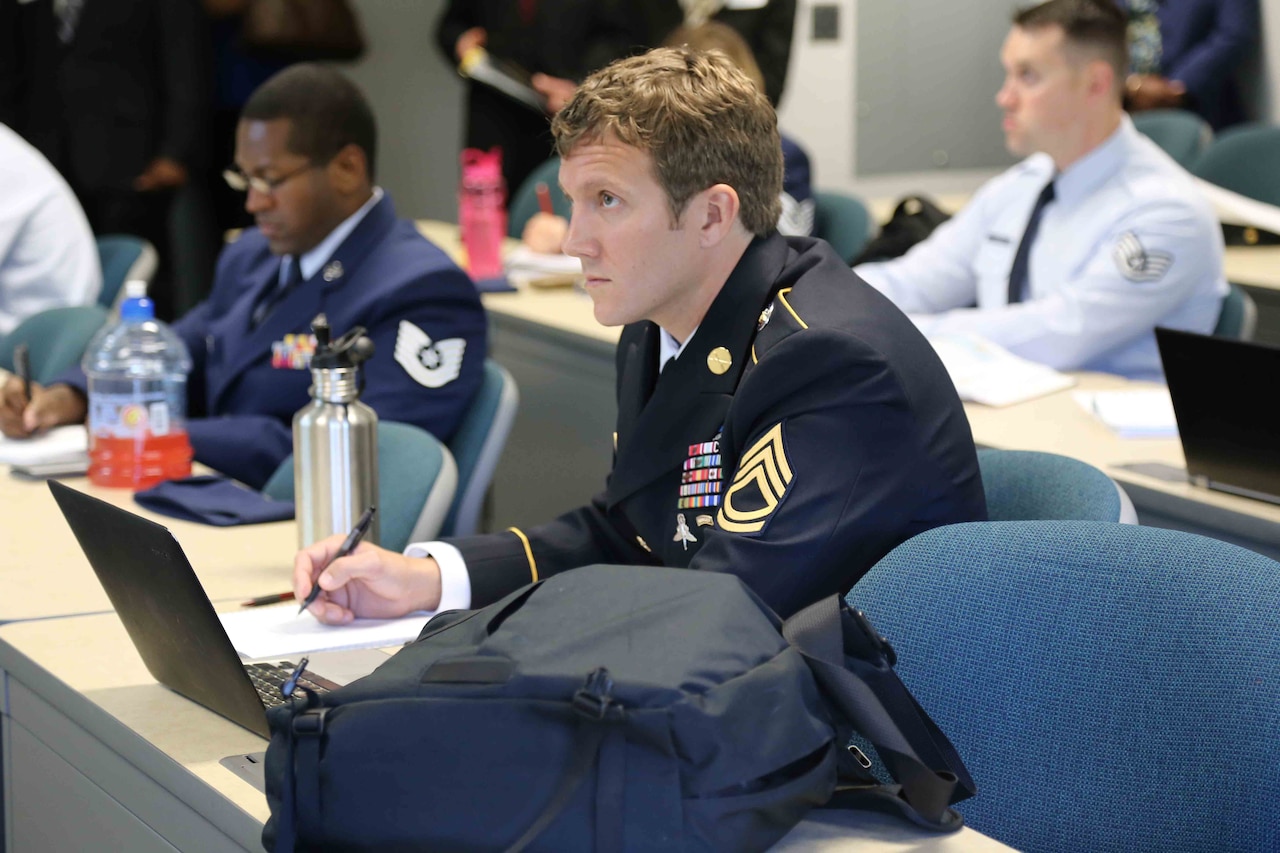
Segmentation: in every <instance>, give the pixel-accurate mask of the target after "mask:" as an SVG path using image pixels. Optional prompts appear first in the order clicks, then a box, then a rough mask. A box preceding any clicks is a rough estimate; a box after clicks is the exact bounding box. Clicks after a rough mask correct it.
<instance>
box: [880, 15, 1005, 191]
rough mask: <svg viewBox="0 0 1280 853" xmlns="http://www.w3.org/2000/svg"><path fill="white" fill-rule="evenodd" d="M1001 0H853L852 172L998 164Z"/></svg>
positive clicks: (1002, 155) (1002, 29) (1001, 152)
mask: <svg viewBox="0 0 1280 853" xmlns="http://www.w3.org/2000/svg"><path fill="white" fill-rule="evenodd" d="M1011 8H1012V6H1011V4H1010V3H1009V2H1008V0H981V2H968V3H962V4H943V3H937V2H931V0H859V2H858V4H857V21H858V23H857V28H856V32H857V49H856V52H855V56H856V62H857V78H856V79H857V96H856V97H857V116H858V121H857V143H856V149H855V150H856V153H857V174H859V175H878V174H888V173H897V172H927V171H931V170H936V169H942V168H951V169H981V168H999V167H1002V166H1006V165H1008V164H1010V163H1012V162H1013V158H1012V157H1010V156H1009V155H1008V153H1006V152H1005V150H1004V135H1003V134H1002V133H1001V131H1000V110H999V109H998V108H997V107H996V105H995V100H994V99H995V93H996V90H997V89H998V88H999V86H1000V82H1001V79H1002V77H1003V73H1002V71H1001V69H1000V63H999V58H998V57H999V50H1000V45H1001V43H1002V42H1003V41H1004V37H1005V35H1006V34H1007V33H1008V30H1009V25H1008V21H1009V12H1010V9H1011Z"/></svg>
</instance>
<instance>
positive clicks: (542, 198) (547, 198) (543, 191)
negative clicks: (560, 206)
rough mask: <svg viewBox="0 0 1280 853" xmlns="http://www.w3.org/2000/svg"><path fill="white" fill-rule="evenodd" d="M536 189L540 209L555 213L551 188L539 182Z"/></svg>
mask: <svg viewBox="0 0 1280 853" xmlns="http://www.w3.org/2000/svg"><path fill="white" fill-rule="evenodd" d="M534 191H535V192H536V193H537V194H538V210H541V211H542V212H543V213H555V212H556V209H555V208H554V207H553V206H552V205H551V190H550V189H549V188H548V187H547V185H546V184H544V183H542V182H539V183H538V185H537V186H536V187H534Z"/></svg>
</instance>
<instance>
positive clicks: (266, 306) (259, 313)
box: [251, 258, 302, 329]
mask: <svg viewBox="0 0 1280 853" xmlns="http://www.w3.org/2000/svg"><path fill="white" fill-rule="evenodd" d="M280 263H281V264H284V263H285V261H284V260H282V261H280ZM301 280H302V272H301V271H300V270H299V269H298V260H297V258H294V259H293V260H292V262H291V263H289V265H288V267H287V269H286V270H285V273H284V275H283V276H281V275H279V274H278V273H277V275H276V281H277V282H278V283H277V284H276V286H275V287H274V288H272V289H271V290H268V291H266V292H265V293H264V294H263V296H262V298H261V299H259V300H258V304H257V305H255V306H254V308H253V316H252V323H253V325H252V326H251V328H254V329H256V328H258V326H259V325H261V324H262V321H263V320H265V319H267V317H268V316H269V315H270V314H271V312H272V310H273V309H274V308H275V307H276V306H277V305H279V304H280V302H281V301H282V300H283V299H284V298H285V297H286V296H288V295H289V291H291V290H293V288H294V287H295V286H296V285H297V284H298V282H299V281H301Z"/></svg>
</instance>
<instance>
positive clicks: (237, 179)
mask: <svg viewBox="0 0 1280 853" xmlns="http://www.w3.org/2000/svg"><path fill="white" fill-rule="evenodd" d="M314 168H316V165H315V164H314V163H307V164H306V165H303V166H299V167H298V168H296V169H294V170H293V171H292V172H289V173H288V174H285V175H281V176H280V177H278V178H261V177H258V176H257V175H246V174H245V173H244V172H242V171H240V170H239V169H238V168H230V169H223V170H222V179H223V180H224V181H226V182H227V186H229V187H231V189H233V190H235V191H236V192H240V193H243V192H248V191H249V190H253V191H255V192H258V193H261V194H262V195H271V194H272V193H274V192H275V191H276V190H278V189H279V188H280V185H281V184H283V183H284V182H285V181H287V180H289V179H290V178H295V177H297V176H298V175H301V174H302V173H303V172H306V171H309V170H311V169H314Z"/></svg>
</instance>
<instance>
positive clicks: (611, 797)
mask: <svg viewBox="0 0 1280 853" xmlns="http://www.w3.org/2000/svg"><path fill="white" fill-rule="evenodd" d="M612 692H613V680H612V679H611V678H610V677H609V672H608V670H606V669H604V668H603V667H601V668H600V669H597V670H595V671H593V672H592V673H591V674H590V675H588V676H587V682H586V684H585V685H583V687H582V688H581V689H579V690H578V691H577V693H575V694H574V696H573V710H574V713H575V714H576V715H577V717H578V725H577V728H576V730H575V733H574V743H573V752H572V753H571V754H570V756H569V766H568V768H567V769H566V770H565V772H564V775H563V776H561V777H560V783H559V784H558V785H556V790H555V792H554V793H553V794H552V795H551V799H550V800H549V801H548V802H547V805H546V806H545V807H544V808H543V809H542V813H541V814H540V815H538V817H537V818H536V819H534V821H533V823H532V824H531V825H530V826H529V828H528V829H526V830H525V831H524V834H523V835H521V836H520V837H519V838H517V839H516V840H515V842H514V843H513V844H512V845H511V846H510V847H508V848H507V850H506V853H520V851H522V850H524V849H525V848H526V847H528V846H529V845H530V844H532V843H533V842H534V841H536V840H537V838H538V836H539V835H541V834H542V833H543V831H544V830H546V828H547V827H548V826H550V825H551V823H552V822H553V821H554V820H555V819H556V818H557V817H559V816H560V813H561V812H562V811H564V809H565V806H567V805H569V803H570V802H571V801H572V800H573V795H574V794H576V793H577V792H578V788H580V787H582V783H583V782H585V781H586V779H587V777H588V776H589V775H591V768H592V767H594V766H596V760H597V758H598V759H599V769H598V771H597V774H596V812H595V814H596V826H595V830H596V832H595V834H596V850H597V851H601V853H604V851H612V850H621V849H622V841H623V836H622V820H623V819H622V803H623V801H624V799H625V784H626V776H625V772H626V768H625V764H624V756H625V747H626V738H625V733H624V732H623V730H622V728H621V726H618V725H616V723H620V722H622V720H624V719H625V717H626V712H625V711H624V710H623V708H622V706H621V705H619V704H618V703H617V702H616V701H614V699H613V696H612ZM602 748H603V749H602Z"/></svg>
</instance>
